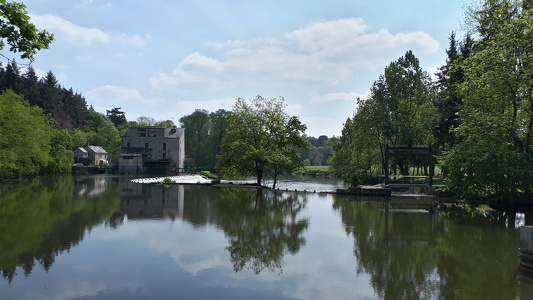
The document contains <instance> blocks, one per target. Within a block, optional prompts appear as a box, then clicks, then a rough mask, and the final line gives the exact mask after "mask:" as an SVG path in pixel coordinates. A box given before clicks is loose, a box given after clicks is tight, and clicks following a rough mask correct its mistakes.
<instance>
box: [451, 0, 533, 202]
mask: <svg viewBox="0 0 533 300" xmlns="http://www.w3.org/2000/svg"><path fill="white" fill-rule="evenodd" d="M467 21H468V24H469V26H470V30H471V31H472V32H474V33H475V34H476V37H477V38H476V40H474V42H473V51H472V53H471V54H470V56H469V57H468V58H467V59H465V60H464V62H463V63H462V64H461V67H462V68H464V70H465V74H466V75H467V76H465V80H464V82H462V83H461V85H460V91H461V96H462V98H463V103H462V105H461V110H460V111H459V113H458V115H459V118H460V119H461V122H460V124H459V126H458V127H457V136H458V137H459V138H460V139H461V144H460V145H458V146H457V147H456V148H455V149H453V150H452V151H451V152H450V154H449V157H447V158H445V159H444V162H445V166H446V167H447V169H448V170H449V172H450V173H449V177H448V180H449V184H450V188H451V189H452V190H454V191H456V192H458V193H460V194H464V195H467V196H470V197H487V196H489V195H493V196H497V197H500V198H501V197H502V195H504V194H505V195H516V193H519V192H528V191H531V190H532V188H533V186H532V184H530V183H529V182H531V181H525V182H524V181H523V180H521V179H520V177H521V176H523V178H529V177H528V176H529V175H528V172H529V171H528V169H529V168H530V167H531V166H530V163H529V161H530V157H529V156H531V150H532V142H533V140H532V139H533V85H531V82H533V55H532V53H533V46H532V44H531V42H530V41H531V40H533V10H532V8H531V3H530V2H525V1H524V2H520V1H511V0H498V1H496V0H486V1H483V2H482V3H481V5H480V6H479V7H473V8H471V9H470V11H469V14H468V20H467ZM481 147H488V148H487V149H483V148H481ZM463 153H480V154H482V156H480V155H478V154H476V155H474V156H471V157H468V156H466V155H463ZM511 157H512V158H516V159H520V161H521V162H522V163H520V164H513V163H505V164H500V162H498V161H495V160H496V159H500V160H501V161H507V159H508V158H511ZM466 166H468V167H469V168H470V169H465V168H466ZM494 166H497V169H498V170H492V168H493V167H494ZM467 170H468V171H467ZM461 172H463V173H461ZM464 172H466V174H465V173H464ZM468 174H470V177H468V178H466V177H465V176H467V175H468ZM472 176H473V177H472ZM502 180H503V181H504V182H501V181H502ZM459 181H462V182H459ZM510 181H512V182H510Z"/></svg>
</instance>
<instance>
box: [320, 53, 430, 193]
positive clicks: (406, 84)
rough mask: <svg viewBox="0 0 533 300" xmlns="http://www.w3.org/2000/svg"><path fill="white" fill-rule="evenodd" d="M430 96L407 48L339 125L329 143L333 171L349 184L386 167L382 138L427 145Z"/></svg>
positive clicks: (403, 168) (404, 169)
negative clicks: (335, 139)
mask: <svg viewBox="0 0 533 300" xmlns="http://www.w3.org/2000/svg"><path fill="white" fill-rule="evenodd" d="M433 99H434V88H433V84H432V82H431V77H430V76H429V74H427V72H424V71H423V70H422V69H421V68H420V63H419V61H418V59H417V58H416V57H415V56H414V54H413V53H412V52H411V51H407V53H406V54H405V55H404V56H402V57H400V58H399V59H398V60H397V61H395V62H392V63H391V64H389V65H388V66H387V67H386V68H385V72H384V75H381V76H380V77H379V79H378V80H377V81H375V82H374V84H373V86H372V88H371V95H370V97H369V98H368V99H366V100H360V99H359V100H358V109H357V112H356V113H355V114H354V117H353V118H352V119H348V120H347V122H346V123H345V124H344V129H343V136H342V137H341V138H340V140H339V143H338V144H337V145H336V146H335V147H334V154H333V157H332V159H331V164H332V167H333V170H334V171H335V172H338V173H340V174H342V175H343V176H345V179H346V180H348V181H350V182H353V183H356V182H361V181H363V182H364V181H366V180H369V179H370V178H371V177H373V176H375V175H377V174H378V173H379V172H380V170H384V169H385V168H387V167H388V166H385V164H384V161H385V160H384V141H386V142H387V143H390V144H393V145H394V144H407V145H416V144H426V145H428V144H429V145H431V144H432V143H433V142H434V136H433V128H434V127H435V124H436V115H437V114H436V112H435V107H434V106H433ZM394 163H395V164H396V165H397V168H398V169H399V170H400V172H401V174H407V173H408V163H407V161H406V160H405V159H398V160H397V161H395V162H394ZM376 167H377V168H376ZM392 171H396V168H393V170H392Z"/></svg>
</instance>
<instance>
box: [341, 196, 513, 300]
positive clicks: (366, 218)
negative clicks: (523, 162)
mask: <svg viewBox="0 0 533 300" xmlns="http://www.w3.org/2000/svg"><path fill="white" fill-rule="evenodd" d="M393 199H394V198H393ZM333 207H334V209H336V210H338V211H340V213H341V217H342V219H343V222H344V224H345V225H346V232H347V234H349V235H352V236H353V237H354V255H355V257H356V259H357V272H358V273H367V274H370V276H371V285H372V287H373V288H374V290H375V291H376V293H377V294H378V295H379V297H380V298H382V299H388V298H394V299H429V298H431V297H432V296H438V297H439V298H443V299H516V297H517V295H516V291H517V290H518V282H517V280H516V279H515V272H516V270H517V266H518V264H519V261H518V257H517V256H516V255H513V254H510V253H509V245H513V247H511V248H514V249H518V240H517V233H516V232H515V231H513V230H509V229H507V228H505V227H500V228H501V229H498V228H494V229H491V230H488V229H487V228H486V227H481V226H471V225H464V224H462V223H457V222H448V221H446V220H441V218H440V217H439V213H440V211H441V210H443V209H447V208H446V207H440V206H438V205H436V204H432V203H431V202H428V203H425V204H424V203H422V204H421V203H420V202H419V203H417V204H413V203H408V202H407V203H406V202H405V201H402V200H401V199H400V200H398V199H395V200H393V201H390V200H389V201H384V202H358V201H346V199H344V198H336V199H335V200H334V202H333ZM432 212H433V213H432ZM493 214H494V215H495V217H494V218H492V219H491V220H492V222H493V223H494V224H502V223H508V224H514V217H510V215H506V214H502V213H498V212H494V213H493ZM503 220H505V222H504V221H503ZM510 291H512V292H510Z"/></svg>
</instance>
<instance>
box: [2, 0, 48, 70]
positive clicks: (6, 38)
mask: <svg viewBox="0 0 533 300" xmlns="http://www.w3.org/2000/svg"><path fill="white" fill-rule="evenodd" d="M29 21H30V17H29V16H28V12H27V11H26V5H24V4H23V3H18V2H11V1H9V2H7V1H5V0H2V1H0V50H1V49H3V48H4V46H6V44H7V45H9V51H11V52H15V53H16V52H20V53H21V58H26V59H29V60H31V61H33V59H34V56H35V54H37V51H39V50H42V49H48V47H49V45H50V43H51V42H52V41H53V40H54V35H53V34H50V33H49V32H47V31H46V30H39V29H38V28H37V27H36V26H35V25H33V24H32V23H30V22H29Z"/></svg>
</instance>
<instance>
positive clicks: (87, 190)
mask: <svg viewBox="0 0 533 300" xmlns="http://www.w3.org/2000/svg"><path fill="white" fill-rule="evenodd" d="M106 189H107V181H106V179H105V178H96V177H92V178H85V179H82V180H78V181H77V182H76V184H75V185H74V194H76V195H78V196H83V197H86V198H93V197H97V196H100V195H101V194H103V193H104V192H105V190H106Z"/></svg>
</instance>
